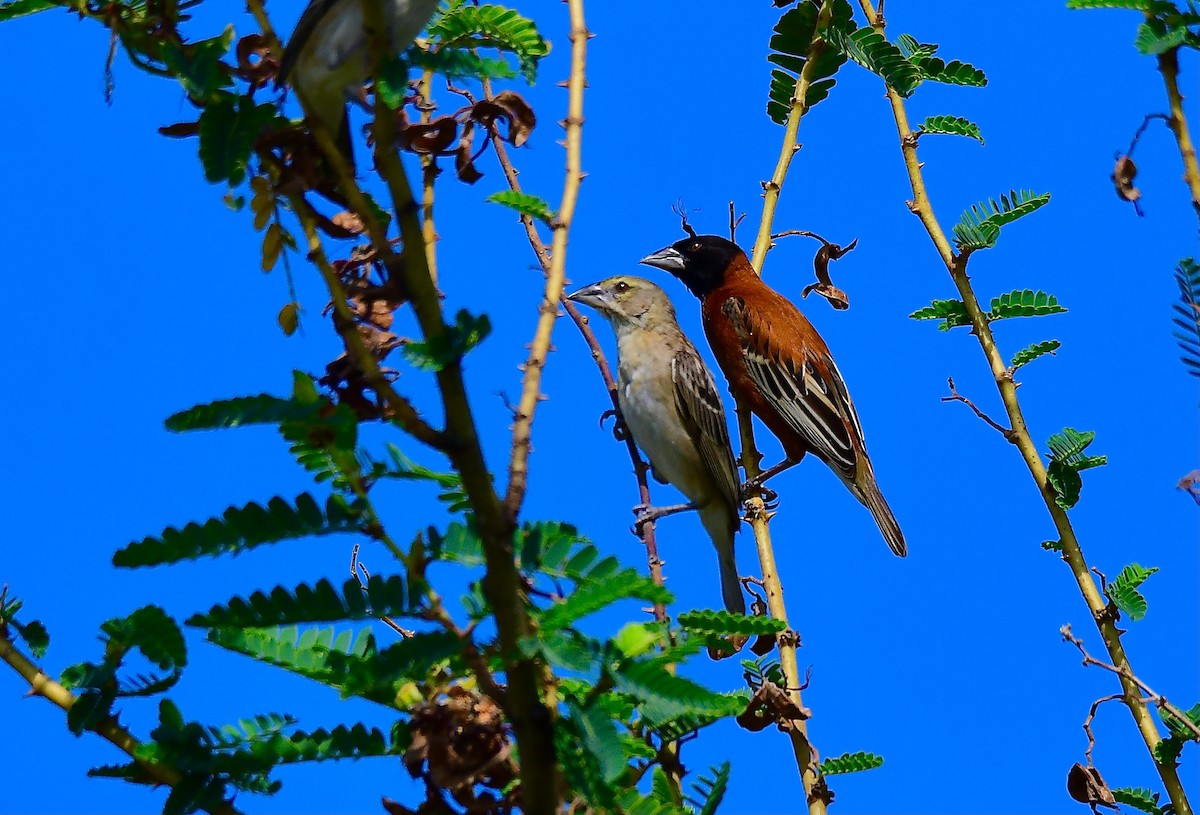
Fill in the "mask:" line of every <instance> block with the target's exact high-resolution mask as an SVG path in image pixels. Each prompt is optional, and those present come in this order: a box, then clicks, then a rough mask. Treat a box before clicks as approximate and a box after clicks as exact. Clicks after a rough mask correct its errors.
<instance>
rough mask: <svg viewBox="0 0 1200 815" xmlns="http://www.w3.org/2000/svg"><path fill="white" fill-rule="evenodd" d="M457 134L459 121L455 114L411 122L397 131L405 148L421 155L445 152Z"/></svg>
mask: <svg viewBox="0 0 1200 815" xmlns="http://www.w3.org/2000/svg"><path fill="white" fill-rule="evenodd" d="M457 136H458V122H456V121H455V120H454V117H453V116H438V117H437V118H436V119H433V120H432V121H430V122H411V123H409V124H408V125H407V126H406V127H404V128H402V129H400V130H399V131H398V133H397V137H398V138H399V140H400V146H401V147H402V148H403V149H405V150H408V151H409V152H410V153H417V154H420V155H440V154H442V153H445V152H446V151H447V150H449V149H450V145H452V144H454V139H455V138H456V137H457Z"/></svg>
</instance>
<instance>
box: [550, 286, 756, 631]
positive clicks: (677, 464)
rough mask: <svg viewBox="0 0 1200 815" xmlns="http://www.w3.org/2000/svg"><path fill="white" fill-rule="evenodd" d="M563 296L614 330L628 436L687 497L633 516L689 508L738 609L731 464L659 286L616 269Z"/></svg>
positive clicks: (701, 367) (702, 368)
mask: <svg viewBox="0 0 1200 815" xmlns="http://www.w3.org/2000/svg"><path fill="white" fill-rule="evenodd" d="M569 299H571V300H573V301H575V302H577V303H584V304H586V305H589V306H591V307H592V308H594V309H596V310H597V311H598V312H600V313H601V314H602V315H604V316H605V317H606V318H607V319H608V321H609V323H611V324H612V327H613V331H614V332H615V333H616V335H617V358H618V359H617V398H618V402H619V404H620V407H621V414H622V415H623V416H624V418H625V425H626V427H627V428H628V430H629V432H630V433H631V434H632V435H633V440H634V442H636V443H637V446H638V447H640V448H641V449H642V452H644V453H645V454H646V457H647V458H648V459H649V460H650V466H651V467H653V468H654V472H655V475H656V476H657V477H659V478H660V479H661V480H666V481H667V482H669V483H670V484H672V485H673V486H675V488H676V489H678V490H679V491H680V492H682V493H683V494H684V495H685V496H687V498H688V500H689V501H690V502H691V504H687V505H682V506H679V507H669V508H664V509H665V511H664V509H657V508H643V511H642V514H641V518H642V519H648V518H654V517H661V516H662V515H664V514H670V512H673V511H678V510H681V509H691V508H695V509H697V510H698V511H699V513H700V521H701V523H702V524H703V525H704V529H705V531H707V532H708V536H709V537H710V538H711V539H712V542H713V546H715V547H716V549H717V562H718V565H719V567H720V572H721V596H722V599H723V600H724V604H725V608H727V609H728V610H729V611H733V612H737V613H739V614H744V613H745V612H746V603H745V599H744V598H743V596H742V589H741V584H740V583H739V581H738V573H737V563H736V561H735V559H734V548H733V544H734V535H735V534H736V533H737V529H738V523H739V520H740V508H741V500H740V498H739V493H738V476H737V465H736V464H735V461H734V457H733V450H732V449H731V447H730V444H729V430H728V428H727V427H726V424H725V410H724V408H723V407H722V405H721V397H720V394H719V393H718V391H717V386H716V383H715V382H714V381H713V377H712V374H711V373H710V372H709V370H708V367H707V366H706V365H705V364H704V361H703V360H702V359H701V358H700V354H699V353H697V351H696V348H695V346H693V345H692V343H691V342H690V341H689V340H688V338H687V337H685V336H684V335H683V332H682V331H681V330H680V329H679V324H678V323H677V322H676V321H675V309H674V307H673V306H672V305H671V301H670V300H669V299H668V298H667V295H666V293H665V292H664V291H663V290H662V289H660V288H659V287H658V286H656V285H654V284H653V283H651V282H650V281H649V280H644V279H642V278H640V277H631V276H629V275H617V276H616V277H610V278H608V279H607V280H603V281H601V282H599V283H594V284H592V285H591V286H586V287H584V288H582V289H580V290H579V291H577V292H575V293H574V294H572V295H570V297H569Z"/></svg>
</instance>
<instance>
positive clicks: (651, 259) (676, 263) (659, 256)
mask: <svg viewBox="0 0 1200 815" xmlns="http://www.w3.org/2000/svg"><path fill="white" fill-rule="evenodd" d="M639 263H644V264H646V265H647V266H653V267H655V268H656V269H662V270H663V271H665V272H670V273H671V274H673V275H677V274H679V273H680V272H682V271H683V255H682V254H680V252H679V250H677V249H675V248H674V247H671V246H667V247H665V248H663V249H659V250H658V251H657V252H655V253H654V254H653V255H646V257H644V258H642V259H641V260H640V261H639Z"/></svg>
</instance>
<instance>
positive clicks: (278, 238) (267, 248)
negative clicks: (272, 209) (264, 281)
mask: <svg viewBox="0 0 1200 815" xmlns="http://www.w3.org/2000/svg"><path fill="white" fill-rule="evenodd" d="M281 254H283V227H282V226H280V225H279V224H278V223H273V224H271V225H270V226H269V227H267V231H266V234H264V235H263V243H262V270H263V271H264V272H269V271H271V270H272V269H274V268H275V264H276V263H278V262H279V256H280V255H281Z"/></svg>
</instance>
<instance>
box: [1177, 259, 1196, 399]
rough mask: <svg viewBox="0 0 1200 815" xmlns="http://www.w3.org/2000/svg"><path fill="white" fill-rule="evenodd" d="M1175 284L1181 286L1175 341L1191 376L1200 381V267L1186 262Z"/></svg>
mask: <svg viewBox="0 0 1200 815" xmlns="http://www.w3.org/2000/svg"><path fill="white" fill-rule="evenodd" d="M1175 282H1176V283H1177V284H1178V285H1179V302H1178V303H1176V304H1175V307H1174V308H1175V317H1174V318H1173V319H1172V320H1171V322H1173V323H1174V324H1175V327H1176V328H1177V329H1179V330H1178V331H1176V332H1174V336H1175V340H1176V342H1177V343H1178V345H1179V347H1180V349H1181V350H1182V351H1183V356H1181V357H1180V360H1182V361H1183V364H1184V366H1185V368H1186V369H1187V372H1188V373H1190V374H1191V375H1192V376H1196V377H1200V265H1197V263H1196V262H1195V261H1194V260H1193V259H1192V258H1183V259H1182V260H1180V261H1179V263H1178V265H1176V267H1175Z"/></svg>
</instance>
